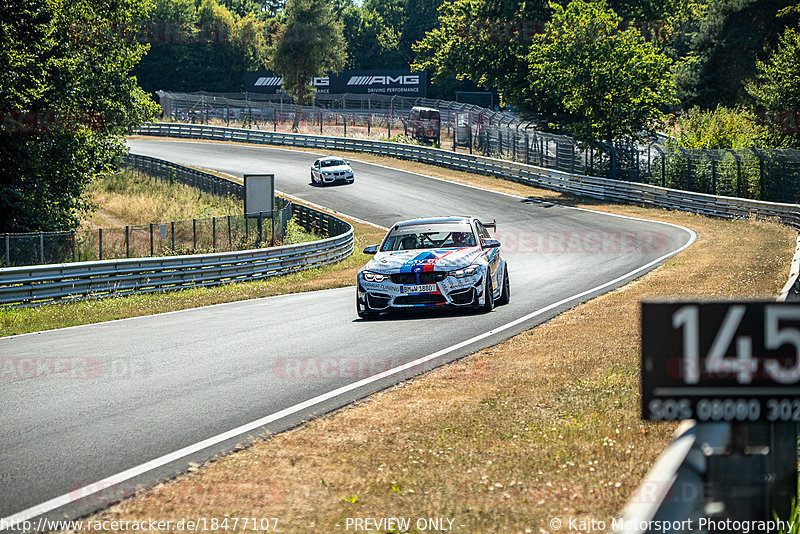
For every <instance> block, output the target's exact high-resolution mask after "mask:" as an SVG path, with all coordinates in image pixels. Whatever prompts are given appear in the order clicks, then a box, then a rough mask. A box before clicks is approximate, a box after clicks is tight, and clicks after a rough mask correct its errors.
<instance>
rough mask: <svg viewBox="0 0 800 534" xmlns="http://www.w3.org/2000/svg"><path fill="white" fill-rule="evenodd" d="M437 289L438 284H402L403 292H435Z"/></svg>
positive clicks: (401, 290)
mask: <svg viewBox="0 0 800 534" xmlns="http://www.w3.org/2000/svg"><path fill="white" fill-rule="evenodd" d="M434 291H436V284H421V285H418V286H402V287H401V288H400V292H401V293H433V292H434Z"/></svg>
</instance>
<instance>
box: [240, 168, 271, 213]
mask: <svg viewBox="0 0 800 534" xmlns="http://www.w3.org/2000/svg"><path fill="white" fill-rule="evenodd" d="M274 209H275V175H274V174H245V175H244V214H245V217H259V216H263V217H267V218H271V217H272V211H273V210H274Z"/></svg>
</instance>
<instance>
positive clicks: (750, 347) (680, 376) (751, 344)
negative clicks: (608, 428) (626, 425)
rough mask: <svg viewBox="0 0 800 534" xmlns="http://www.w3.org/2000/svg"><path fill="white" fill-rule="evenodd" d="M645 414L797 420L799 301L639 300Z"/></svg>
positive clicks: (799, 393)
mask: <svg viewBox="0 0 800 534" xmlns="http://www.w3.org/2000/svg"><path fill="white" fill-rule="evenodd" d="M642 417H643V418H644V419H649V420H652V421H664V420H678V419H697V420H699V421H708V422H712V421H726V422H736V421H771V422H790V421H791V422H797V421H800V304H795V303H791V302H775V301H768V302H747V301H739V302H644V303H642Z"/></svg>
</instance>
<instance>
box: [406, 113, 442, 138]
mask: <svg viewBox="0 0 800 534" xmlns="http://www.w3.org/2000/svg"><path fill="white" fill-rule="evenodd" d="M408 127H409V129H410V130H411V137H412V138H413V139H420V140H422V141H423V142H432V143H436V144H437V145H438V144H440V143H439V136H440V132H441V128H442V118H441V114H440V113H439V110H438V109H433V108H423V107H413V108H411V113H410V114H409V116H408Z"/></svg>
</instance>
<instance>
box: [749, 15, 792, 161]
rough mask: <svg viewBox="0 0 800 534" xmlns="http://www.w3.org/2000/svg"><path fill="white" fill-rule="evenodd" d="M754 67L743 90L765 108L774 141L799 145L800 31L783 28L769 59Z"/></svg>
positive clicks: (779, 143)
mask: <svg viewBox="0 0 800 534" xmlns="http://www.w3.org/2000/svg"><path fill="white" fill-rule="evenodd" d="M756 67H757V70H758V74H757V76H756V80H755V81H754V82H753V83H751V84H750V85H749V86H748V87H747V90H748V92H749V93H750V94H751V95H752V96H753V97H754V98H755V100H756V103H757V104H758V105H759V106H760V107H761V108H762V109H764V110H766V111H767V113H766V114H765V116H766V119H767V120H766V121H765V122H766V124H767V126H769V127H771V130H772V132H773V134H774V137H775V140H774V141H775V143H776V144H777V145H779V146H781V145H791V146H795V147H798V146H800V33H798V32H797V31H796V30H794V29H789V30H786V32H785V33H784V34H783V36H781V39H780V42H779V44H778V49H777V50H776V51H775V52H774V53H773V55H772V57H770V59H769V61H768V62H761V61H759V62H758V63H757V64H756Z"/></svg>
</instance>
